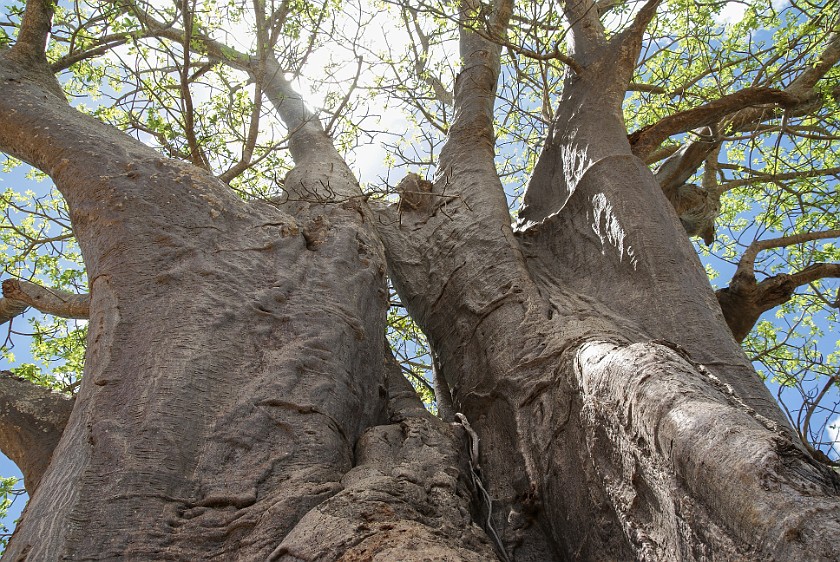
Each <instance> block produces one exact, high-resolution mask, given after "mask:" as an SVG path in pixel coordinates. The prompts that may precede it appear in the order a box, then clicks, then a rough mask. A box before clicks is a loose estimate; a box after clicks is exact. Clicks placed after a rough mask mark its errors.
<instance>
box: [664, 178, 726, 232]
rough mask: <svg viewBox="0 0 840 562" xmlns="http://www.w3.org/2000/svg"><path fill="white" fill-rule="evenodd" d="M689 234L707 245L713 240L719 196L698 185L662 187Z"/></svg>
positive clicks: (718, 212)
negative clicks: (699, 238)
mask: <svg viewBox="0 0 840 562" xmlns="http://www.w3.org/2000/svg"><path fill="white" fill-rule="evenodd" d="M663 191H664V192H665V196H666V197H667V198H668V201H669V202H670V203H671V205H672V206H673V207H674V210H676V211H677V216H678V217H679V218H680V222H681V223H682V225H683V228H684V229H685V231H686V233H688V235H689V236H700V237H701V238H702V239H703V242H704V243H705V244H706V245H707V246H711V245H712V243H713V242H714V241H715V219H716V218H717V216H718V215H719V214H720V197H719V196H718V194H717V193H714V192H712V191H708V190H706V189H704V188H702V187H700V186H697V185H694V184H691V183H684V184H682V185H678V186H676V187H666V188H664V189H663Z"/></svg>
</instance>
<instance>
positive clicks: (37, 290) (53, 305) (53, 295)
mask: <svg viewBox="0 0 840 562" xmlns="http://www.w3.org/2000/svg"><path fill="white" fill-rule="evenodd" d="M3 297H5V298H4V299H3V300H4V301H7V302H9V303H12V304H11V306H15V307H22V308H21V312H23V310H25V309H26V307H29V306H31V307H32V308H35V309H37V310H39V311H40V312H43V313H45V314H52V315H54V316H61V317H62V318H87V317H88V316H89V315H90V296H89V295H79V294H76V293H70V292H67V291H61V290H58V289H47V288H46V287H42V286H40V285H36V284H35V283H29V282H28V281H21V280H20V279H6V280H5V281H3ZM0 302H2V301H0ZM18 314H20V312H19V313H18ZM10 319H11V318H9V319H8V320H10ZM2 322H3V318H2V317H0V323H2Z"/></svg>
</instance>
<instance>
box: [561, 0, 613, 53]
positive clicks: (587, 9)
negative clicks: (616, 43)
mask: <svg viewBox="0 0 840 562" xmlns="http://www.w3.org/2000/svg"><path fill="white" fill-rule="evenodd" d="M563 13H564V14H565V15H566V19H567V20H568V22H569V27H570V28H571V30H570V33H569V42H570V45H569V47H570V49H569V50H570V51H571V53H572V56H573V57H574V58H575V60H577V61H578V63H580V64H582V65H583V66H586V65H588V64H589V62H591V60H592V59H593V57H597V56H598V54H599V53H600V52H601V48H602V47H603V46H604V45H606V43H607V39H606V36H605V34H604V26H603V24H602V23H601V19H600V18H599V14H598V9H597V7H596V4H595V2H594V1H593V0H566V1H565V2H563Z"/></svg>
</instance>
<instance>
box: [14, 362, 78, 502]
mask: <svg viewBox="0 0 840 562" xmlns="http://www.w3.org/2000/svg"><path fill="white" fill-rule="evenodd" d="M73 403H74V400H73V399H72V398H70V397H69V396H65V395H63V394H60V393H57V392H50V391H49V390H47V389H46V388H44V387H41V386H37V385H35V384H33V383H31V382H29V381H26V380H23V379H20V378H17V377H15V376H14V375H12V374H11V373H10V372H9V371H0V450H2V451H3V454H4V455H6V456H7V457H9V458H10V459H12V460H13V461H14V462H15V464H16V465H18V467H20V471H21V472H22V473H23V482H24V485H25V486H26V491H27V493H28V494H29V495H32V494H33V493H34V492H35V490H36V489H37V488H38V484H40V483H41V477H42V476H43V475H44V471H45V470H46V469H47V466H49V464H50V460H51V459H52V453H53V450H54V449H55V447H56V445H57V444H58V440H59V439H60V438H61V434H62V433H63V431H64V427H65V426H66V425H67V418H69V417H70V412H71V411H72V410H73Z"/></svg>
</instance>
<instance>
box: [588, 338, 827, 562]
mask: <svg viewBox="0 0 840 562" xmlns="http://www.w3.org/2000/svg"><path fill="white" fill-rule="evenodd" d="M576 375H577V377H578V380H579V383H580V385H581V391H582V392H583V400H584V407H583V420H584V424H585V427H586V434H587V440H588V445H589V450H590V451H591V452H592V453H593V454H594V455H595V456H596V464H595V466H596V467H597V468H598V470H599V472H600V473H601V475H602V478H603V481H604V486H605V489H606V491H607V493H608V495H609V498H610V501H611V503H612V504H613V507H614V509H615V511H616V513H618V514H619V517H620V518H621V521H622V524H623V527H624V532H625V535H626V536H627V538H628V540H629V541H630V542H631V543H632V544H634V548H635V550H636V552H637V556H638V557H639V558H640V559H644V560H676V559H700V558H705V557H715V558H721V559H743V558H748V559H763V560H833V559H837V557H838V554H840V550H838V544H837V542H836V541H833V540H826V533H828V536H836V533H838V532H840V501H838V492H840V478H838V477H837V475H836V474H835V473H834V472H833V471H832V470H830V469H829V468H828V467H826V466H824V465H821V464H819V463H817V462H815V461H813V460H812V459H810V457H809V456H808V455H806V454H805V453H804V451H803V450H802V449H801V448H800V446H799V445H797V444H796V441H795V440H794V439H795V437H793V435H792V433H791V432H790V431H789V430H788V429H787V428H783V427H779V426H778V425H777V424H775V423H774V422H771V421H769V420H767V419H766V418H763V417H762V416H760V415H759V414H757V413H756V412H755V411H754V410H753V409H751V408H749V407H748V406H747V405H746V404H745V403H744V402H743V401H742V400H740V398H739V397H738V396H737V394H736V393H734V392H733V391H732V389H731V388H730V387H727V386H726V385H723V384H722V383H720V381H718V380H717V379H716V378H715V377H713V375H711V374H710V373H708V371H705V370H704V369H698V367H697V366H695V365H692V364H690V363H688V362H687V361H686V360H685V359H684V358H683V357H682V356H681V355H679V354H678V353H676V352H674V351H673V350H672V349H669V348H667V347H663V346H662V345H658V344H633V345H629V346H627V345H618V344H615V343H611V342H605V341H602V342H598V341H592V342H588V343H586V344H584V345H582V346H581V347H580V350H579V351H578V354H577V366H576ZM692 498H714V503H712V502H711V501H709V500H703V499H699V500H698V499H692ZM800 506H808V507H807V508H805V507H800ZM781 513H785V514H787V515H786V516H785V517H779V514H781Z"/></svg>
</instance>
